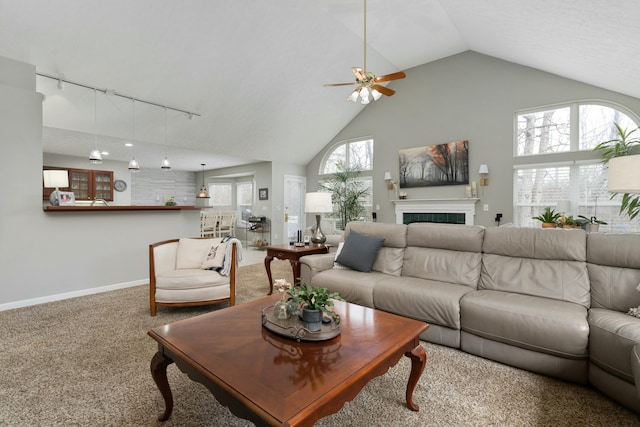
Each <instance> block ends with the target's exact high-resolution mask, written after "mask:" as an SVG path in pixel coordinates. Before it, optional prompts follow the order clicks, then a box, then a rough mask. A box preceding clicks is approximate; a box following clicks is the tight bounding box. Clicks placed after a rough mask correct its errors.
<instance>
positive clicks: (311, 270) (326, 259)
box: [300, 253, 336, 283]
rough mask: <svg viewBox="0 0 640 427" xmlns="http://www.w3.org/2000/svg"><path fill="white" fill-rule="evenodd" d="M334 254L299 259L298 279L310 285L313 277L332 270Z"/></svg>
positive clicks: (307, 256)
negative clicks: (300, 278)
mask: <svg viewBox="0 0 640 427" xmlns="http://www.w3.org/2000/svg"><path fill="white" fill-rule="evenodd" d="M335 257H336V254H335V253H328V254H315V255H306V256H303V257H302V258H300V277H302V280H304V283H311V279H312V278H313V276H315V275H316V274H318V273H319V272H321V271H323V270H329V269H331V268H333V261H334V259H335Z"/></svg>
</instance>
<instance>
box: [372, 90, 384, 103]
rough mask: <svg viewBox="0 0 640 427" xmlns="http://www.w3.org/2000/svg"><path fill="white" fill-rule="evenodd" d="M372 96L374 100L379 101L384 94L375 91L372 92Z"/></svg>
mask: <svg viewBox="0 0 640 427" xmlns="http://www.w3.org/2000/svg"><path fill="white" fill-rule="evenodd" d="M371 96H373V100H374V101H377V100H378V99H380V97H381V96H382V94H381V93H380V92H378V91H377V90H375V89H373V90H372V91H371Z"/></svg>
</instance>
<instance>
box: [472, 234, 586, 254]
mask: <svg viewBox="0 0 640 427" xmlns="http://www.w3.org/2000/svg"><path fill="white" fill-rule="evenodd" d="M586 235H587V233H586V232H585V231H584V230H563V229H561V228H560V229H544V228H518V227H495V228H487V229H486V230H485V233H484V241H483V243H482V250H483V252H485V253H489V254H496V255H504V256H510V257H518V258H532V259H545V260H547V259H548V260H566V261H586V258H587V245H586Z"/></svg>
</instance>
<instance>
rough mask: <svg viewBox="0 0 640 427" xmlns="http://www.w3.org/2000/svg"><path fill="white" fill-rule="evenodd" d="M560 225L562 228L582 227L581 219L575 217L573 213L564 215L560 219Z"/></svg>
mask: <svg viewBox="0 0 640 427" xmlns="http://www.w3.org/2000/svg"><path fill="white" fill-rule="evenodd" d="M558 225H559V226H560V227H561V228H582V223H581V221H580V220H577V219H575V218H574V217H573V215H562V216H561V217H560V219H558Z"/></svg>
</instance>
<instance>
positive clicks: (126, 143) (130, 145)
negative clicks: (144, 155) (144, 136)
mask: <svg viewBox="0 0 640 427" xmlns="http://www.w3.org/2000/svg"><path fill="white" fill-rule="evenodd" d="M124 146H125V147H133V144H132V143H130V142H125V143H124Z"/></svg>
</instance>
